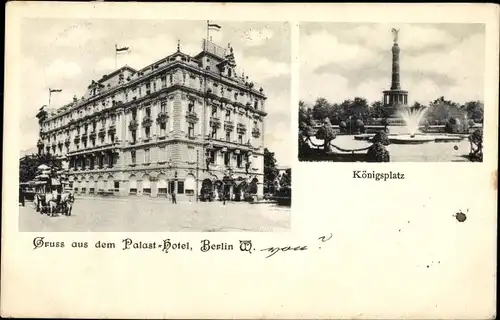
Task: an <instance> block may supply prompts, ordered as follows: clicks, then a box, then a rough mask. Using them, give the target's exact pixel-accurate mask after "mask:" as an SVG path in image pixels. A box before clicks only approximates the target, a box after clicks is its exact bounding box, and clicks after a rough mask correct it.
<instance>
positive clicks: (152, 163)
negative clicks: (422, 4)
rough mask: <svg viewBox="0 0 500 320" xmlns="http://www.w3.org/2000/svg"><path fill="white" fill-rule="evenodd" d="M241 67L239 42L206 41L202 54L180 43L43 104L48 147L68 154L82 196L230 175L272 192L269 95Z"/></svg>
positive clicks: (192, 188)
mask: <svg viewBox="0 0 500 320" xmlns="http://www.w3.org/2000/svg"><path fill="white" fill-rule="evenodd" d="M235 67H236V62H235V58H234V55H233V50H232V48H231V47H228V49H224V48H222V47H220V46H217V45H216V44H214V43H212V42H210V41H207V40H204V41H203V48H202V51H201V52H200V53H199V54H197V55H196V56H194V57H191V56H188V55H186V54H184V53H182V52H181V50H180V48H179V47H178V50H177V52H175V53H174V54H172V55H169V56H167V57H166V58H164V59H162V60H160V61H157V62H155V63H153V64H151V65H149V66H147V67H145V68H143V69H141V70H135V69H133V68H130V67H128V66H125V67H123V68H120V69H118V70H116V71H114V72H113V73H111V74H109V75H104V76H103V77H102V78H101V79H100V80H98V81H92V82H91V84H90V85H89V86H88V88H87V93H86V94H85V96H83V97H82V98H81V99H76V97H75V98H74V99H73V102H72V103H70V104H68V105H66V106H63V107H61V108H59V109H56V110H47V109H42V110H41V111H40V112H39V114H38V115H37V117H38V119H39V123H40V140H39V141H38V143H37V146H38V148H39V152H48V153H53V154H55V155H58V156H62V157H65V158H66V159H67V161H68V162H69V168H70V181H72V187H73V189H74V190H75V191H76V192H77V194H82V193H84V194H89V193H90V194H97V193H107V194H114V195H122V196H128V195H138V196H141V195H149V196H152V197H157V196H166V194H168V193H170V191H172V190H175V191H176V193H177V194H178V195H179V198H182V197H183V196H185V195H192V196H195V195H196V194H199V192H200V189H201V186H202V185H208V184H210V185H211V186H215V182H217V181H222V180H223V178H224V176H227V175H228V174H229V173H230V174H231V176H232V179H236V180H247V181H254V182H257V181H258V194H259V195H262V192H263V187H262V183H263V173H264V159H263V149H264V148H263V143H264V140H263V137H264V134H263V133H264V118H265V116H266V112H265V111H264V106H265V101H266V96H265V95H264V92H263V89H262V88H260V89H256V86H255V84H254V83H252V82H250V81H249V79H248V77H244V76H239V75H237V74H236V72H235ZM213 188H215V187H213ZM231 192H236V191H235V190H233V188H231Z"/></svg>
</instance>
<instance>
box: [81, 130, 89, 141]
mask: <svg viewBox="0 0 500 320" xmlns="http://www.w3.org/2000/svg"><path fill="white" fill-rule="evenodd" d="M87 138H88V135H87V132H85V133H84V134H82V140H87Z"/></svg>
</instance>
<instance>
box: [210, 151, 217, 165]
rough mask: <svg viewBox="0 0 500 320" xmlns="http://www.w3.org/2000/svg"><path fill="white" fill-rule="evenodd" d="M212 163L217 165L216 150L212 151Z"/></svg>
mask: <svg viewBox="0 0 500 320" xmlns="http://www.w3.org/2000/svg"><path fill="white" fill-rule="evenodd" d="M210 163H212V164H214V163H217V151H215V150H212V151H210Z"/></svg>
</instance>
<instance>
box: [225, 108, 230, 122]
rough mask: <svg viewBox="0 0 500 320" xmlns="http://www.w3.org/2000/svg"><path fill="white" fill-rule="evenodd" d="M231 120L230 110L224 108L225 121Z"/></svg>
mask: <svg viewBox="0 0 500 320" xmlns="http://www.w3.org/2000/svg"><path fill="white" fill-rule="evenodd" d="M230 120H231V110H226V121H230Z"/></svg>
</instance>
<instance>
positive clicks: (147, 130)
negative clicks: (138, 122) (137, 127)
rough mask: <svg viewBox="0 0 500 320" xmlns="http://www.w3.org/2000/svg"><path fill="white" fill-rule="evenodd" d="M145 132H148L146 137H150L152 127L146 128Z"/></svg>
mask: <svg viewBox="0 0 500 320" xmlns="http://www.w3.org/2000/svg"><path fill="white" fill-rule="evenodd" d="M144 133H145V134H146V138H148V139H149V138H150V136H151V128H150V127H146V128H144Z"/></svg>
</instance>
